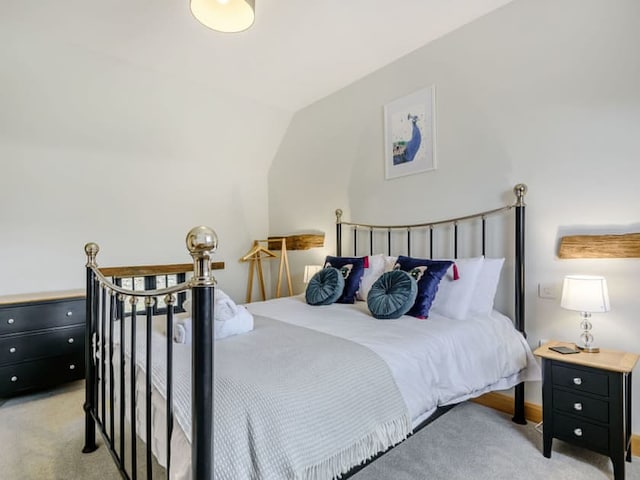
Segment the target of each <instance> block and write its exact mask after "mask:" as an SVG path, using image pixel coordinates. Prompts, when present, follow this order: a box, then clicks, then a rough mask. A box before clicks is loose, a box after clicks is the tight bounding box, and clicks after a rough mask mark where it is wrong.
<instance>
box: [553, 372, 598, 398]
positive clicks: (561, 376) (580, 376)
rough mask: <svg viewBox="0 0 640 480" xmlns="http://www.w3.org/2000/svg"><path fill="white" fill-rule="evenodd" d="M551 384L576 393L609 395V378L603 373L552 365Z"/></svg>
mask: <svg viewBox="0 0 640 480" xmlns="http://www.w3.org/2000/svg"><path fill="white" fill-rule="evenodd" d="M552 370H553V371H552V376H553V384H554V385H558V386H561V387H567V388H571V389H573V390H576V391H578V392H589V393H595V394H596V395H602V396H608V395H609V377H608V376H607V375H606V374H604V373H597V372H595V371H590V370H584V369H580V368H572V367H568V366H564V365H557V364H554V365H553V367H552Z"/></svg>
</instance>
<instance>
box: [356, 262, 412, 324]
mask: <svg viewBox="0 0 640 480" xmlns="http://www.w3.org/2000/svg"><path fill="white" fill-rule="evenodd" d="M417 295H418V284H417V283H416V281H415V280H414V279H413V278H411V275H409V274H408V273H407V272H404V271H402V270H393V271H391V272H386V273H383V274H382V275H381V276H380V278H379V279H378V280H376V282H375V283H374V284H373V286H372V287H371V290H369V295H367V306H368V307H369V310H370V311H371V315H373V316H374V317H375V318H378V319H380V320H392V319H395V318H400V317H401V316H402V315H404V314H405V313H407V312H408V311H409V310H410V309H411V307H413V304H414V302H415V301H416V296H417Z"/></svg>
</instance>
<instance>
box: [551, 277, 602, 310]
mask: <svg viewBox="0 0 640 480" xmlns="http://www.w3.org/2000/svg"><path fill="white" fill-rule="evenodd" d="M560 306H561V307H562V308H565V309H567V310H576V311H578V312H608V311H609V309H610V306H609V291H608V290H607V281H606V280H605V278H604V277H599V276H594V275H567V276H566V277H564V282H563V284H562V300H561V301H560Z"/></svg>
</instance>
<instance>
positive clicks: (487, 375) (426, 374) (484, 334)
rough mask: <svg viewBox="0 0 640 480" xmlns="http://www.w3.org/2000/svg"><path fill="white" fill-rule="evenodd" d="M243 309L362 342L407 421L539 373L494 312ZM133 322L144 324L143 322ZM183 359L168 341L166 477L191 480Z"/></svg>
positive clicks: (157, 416) (157, 367) (158, 428)
mask: <svg viewBox="0 0 640 480" xmlns="http://www.w3.org/2000/svg"><path fill="white" fill-rule="evenodd" d="M247 308H248V309H249V311H250V312H251V313H253V314H254V315H261V316H265V317H270V318H273V319H276V320H280V321H283V322H286V323H289V324H292V325H297V326H301V327H306V328H310V329H313V330H317V331H320V332H323V333H328V334H331V335H334V336H336V337H339V338H343V339H346V340H350V341H353V342H355V343H358V344H359V345H362V346H364V347H367V348H369V349H370V350H371V351H373V352H374V353H376V354H377V355H378V356H379V357H380V358H382V359H383V360H384V362H385V363H386V364H387V365H388V366H389V369H390V371H391V374H392V376H393V378H394V380H395V382H396V384H397V386H398V389H399V391H400V393H401V395H402V398H403V399H404V401H405V403H406V405H407V408H408V411H409V414H410V417H411V420H412V423H413V426H414V427H415V426H417V425H418V424H419V423H420V422H422V421H423V420H424V419H425V418H427V417H428V416H429V415H431V413H433V411H434V410H435V408H436V407H437V406H439V405H447V404H452V403H457V402H460V401H463V400H466V399H468V398H472V397H476V396H479V395H481V394H482V393H485V392H488V391H493V390H504V389H508V388H510V387H512V386H514V385H516V384H518V383H520V382H521V381H530V380H539V379H540V369H539V367H538V364H537V363H536V361H535V359H534V357H533V355H532V353H531V350H530V349H529V346H528V345H527V343H526V341H525V340H524V338H523V337H522V335H521V334H520V333H519V332H517V331H516V330H515V329H514V327H513V324H512V322H511V320H509V319H508V318H507V317H505V316H504V315H502V314H500V313H498V312H495V311H494V312H492V314H491V315H488V316H486V317H478V318H473V319H469V320H452V319H449V318H446V317H442V316H439V315H437V314H435V313H432V314H431V315H430V317H429V318H428V319H426V320H419V319H416V318H413V317H407V316H404V317H402V318H400V319H397V320H376V319H374V318H373V317H372V316H371V315H370V314H369V312H368V310H367V306H366V303H364V302H357V303H356V304H354V305H340V304H333V305H329V306H322V307H312V306H309V305H307V304H306V303H305V301H304V297H302V296H298V297H288V298H281V299H277V300H269V301H266V302H257V303H252V304H248V305H247ZM140 323H141V327H143V322H140ZM143 330H144V329H142V331H140V330H139V331H138V342H136V343H137V344H138V347H137V350H138V358H137V364H138V369H137V370H138V375H137V377H138V378H137V384H138V387H137V390H138V391H139V392H138V395H137V397H138V419H137V420H138V432H139V433H141V434H142V433H143V432H144V425H143V420H144V418H143V417H144V415H143V411H144V410H143V409H144V407H143V398H144V396H143V392H144V365H143V361H142V359H143V358H144V357H143V355H142V352H144V350H145V349H144V346H143V345H142V344H141V342H142V339H143V338H144V334H143ZM247 335H251V333H248V334H247ZM127 336H128V335H127ZM116 338H117V335H116ZM165 342H166V340H165V337H164V335H162V334H160V333H158V332H157V331H154V332H153V358H154V365H153V384H154V388H153V389H154V395H153V397H154V398H153V409H154V412H153V423H154V425H153V428H154V439H153V440H154V441H153V447H154V448H153V450H154V453H155V454H156V456H157V457H159V460H160V463H161V464H163V465H164V464H165V462H164V458H163V456H164V452H165V448H166V443H165V438H164V415H165V414H164V411H165V406H166V405H165V403H166V402H165V400H164V397H165V392H166V380H165V370H166V367H165V365H164V356H165V355H164V345H165ZM127 343H129V342H127ZM217 343H218V342H216V344H217ZM126 350H127V351H128V350H129V347H127V349H126ZM115 353H117V349H116V352H115ZM190 358H191V354H190V346H189V345H179V344H174V362H175V363H174V369H175V370H174V375H175V376H174V402H175V403H174V410H175V415H176V421H177V422H176V427H177V428H176V429H175V430H174V435H173V438H172V440H171V443H172V472H171V478H172V479H180V480H186V479H188V478H190V458H191V452H190V444H189V440H188V437H190V431H188V428H185V427H187V426H188V425H189V424H190V418H189V417H190V414H189V412H188V411H187V410H188V409H189V408H190V383H191V382H190V379H189V378H185V377H188V373H187V372H188V370H190V368H188V367H187V365H189V362H190ZM185 367H186V368H185ZM345 367H348V365H345ZM116 373H117V370H116ZM127 376H128V369H127ZM128 384H129V382H128V381H127V385H128ZM185 430H187V431H186V432H185Z"/></svg>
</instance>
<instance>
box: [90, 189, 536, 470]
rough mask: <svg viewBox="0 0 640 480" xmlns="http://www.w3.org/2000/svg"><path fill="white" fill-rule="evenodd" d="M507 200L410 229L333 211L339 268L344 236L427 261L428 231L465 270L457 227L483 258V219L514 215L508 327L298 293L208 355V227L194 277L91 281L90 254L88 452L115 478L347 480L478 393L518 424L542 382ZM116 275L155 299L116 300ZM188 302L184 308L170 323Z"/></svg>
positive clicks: (119, 290) (128, 272) (264, 307)
mask: <svg viewBox="0 0 640 480" xmlns="http://www.w3.org/2000/svg"><path fill="white" fill-rule="evenodd" d="M514 192H515V194H516V202H515V203H514V204H510V205H507V206H505V207H502V208H499V209H494V210H490V211H485V212H481V213H478V214H473V215H469V216H465V217H460V218H456V219H450V220H443V221H437V222H428V223H421V224H415V225H402V226H389V225H368V224H358V223H353V222H347V221H345V220H343V219H342V212H341V211H339V210H338V211H337V212H336V255H337V256H338V257H342V254H343V243H344V240H345V238H346V237H347V236H350V242H349V243H351V245H352V247H353V249H352V253H353V255H354V256H355V255H361V254H362V253H361V252H362V250H363V249H365V250H367V251H366V255H370V256H369V257H368V258H372V256H373V255H374V252H376V251H380V250H383V251H384V254H385V255H386V256H389V257H390V256H391V254H392V253H395V252H399V253H403V254H406V255H407V256H411V255H415V254H416V253H415V252H416V248H417V247H416V246H420V248H421V253H420V254H421V255H423V256H425V253H424V250H425V248H424V247H425V246H426V250H427V253H428V256H429V258H434V238H438V237H437V233H436V232H437V229H439V228H447V229H448V230H449V231H450V232H449V233H448V235H450V236H451V247H452V252H451V253H452V255H451V258H452V261H456V260H457V261H458V264H460V265H463V264H464V262H465V259H462V258H460V259H458V253H459V245H463V244H466V243H465V242H466V241H461V240H459V237H460V236H461V233H460V231H459V226H461V225H463V224H465V223H466V222H475V223H476V224H477V225H479V226H477V227H473V228H472V230H473V231H474V232H475V231H478V232H479V235H478V237H479V241H478V242H477V243H478V244H479V245H480V246H481V252H480V253H481V254H482V256H483V257H481V258H484V256H485V253H486V249H487V245H486V240H487V222H488V221H491V218H492V217H494V216H502V215H503V214H507V213H509V212H511V213H513V212H515V215H514V219H513V222H512V223H509V222H508V224H509V225H510V226H511V227H510V228H513V231H514V232H515V245H514V248H513V250H512V249H511V248H510V247H509V248H507V250H508V251H509V252H511V251H513V252H514V253H513V255H512V257H513V258H512V262H509V264H510V265H511V266H512V267H513V276H512V278H513V286H514V293H515V295H514V297H515V302H514V309H513V316H514V320H515V321H514V322H512V321H511V320H510V319H509V318H507V317H505V316H504V315H502V314H501V313H499V312H498V311H497V310H495V309H493V308H491V309H490V310H489V311H487V312H483V313H477V312H476V313H474V314H469V315H468V316H465V318H464V319H462V318H460V319H452V318H450V317H448V316H447V315H443V314H442V313H440V311H438V310H433V311H432V312H430V314H429V315H428V318H426V319H417V318H415V317H410V316H406V315H405V316H402V317H401V318H399V319H397V320H394V321H380V320H376V319H374V318H373V317H372V316H371V314H370V313H369V311H368V308H367V303H366V302H355V303H353V304H332V305H327V306H322V307H314V306H310V305H308V304H307V302H306V301H305V298H304V296H295V297H286V298H282V299H277V300H271V301H266V302H257V303H254V304H249V305H247V308H248V310H249V311H250V312H251V314H252V315H253V318H254V319H255V325H254V329H253V330H252V331H251V332H249V333H247V334H243V335H237V336H234V337H230V338H227V339H225V340H223V341H216V342H214V341H213V337H214V336H213V329H214V325H213V323H214V318H213V317H214V314H213V306H214V298H216V297H215V296H214V295H215V294H214V291H215V287H214V281H213V275H212V262H211V256H212V252H213V251H214V250H215V247H216V243H217V238H216V237H215V234H214V233H213V232H212V231H211V230H210V229H207V228H206V227H198V228H196V229H193V230H192V231H191V232H190V233H189V235H188V236H187V247H188V249H189V251H190V253H191V255H192V257H193V259H194V263H193V265H181V266H156V267H153V268H151V269H150V268H149V267H140V268H138V267H126V268H110V269H107V268H99V267H98V265H97V261H96V256H97V253H98V247H97V245H96V244H87V246H86V247H85V251H86V253H87V257H88V261H87V342H86V345H87V351H86V371H87V382H86V385H87V387H86V399H85V405H84V409H85V412H86V423H85V427H86V428H85V447H84V450H83V451H84V452H91V451H94V450H95V449H96V448H97V444H96V431H95V430H96V426H97V428H98V429H99V431H100V433H101V434H102V437H103V439H104V441H105V443H106V444H107V446H108V448H109V450H110V452H111V455H112V457H113V458H114V460H115V462H116V464H117V465H118V468H119V470H120V472H121V474H122V476H123V478H137V477H138V476H139V475H144V476H146V477H147V478H153V476H154V474H156V473H157V470H158V469H155V470H154V468H151V466H152V465H153V464H154V463H155V464H159V465H160V466H162V467H163V468H164V471H163V472H162V473H161V474H162V475H166V476H167V477H168V478H175V479H186V478H194V479H204V478H215V479H226V478H229V479H232V478H233V479H237V478H274V479H279V478H310V479H312V478H313V479H316V478H317V479H325V478H336V477H341V478H344V476H345V475H348V474H350V473H352V472H353V471H354V469H357V468H361V466H362V464H364V463H366V462H367V461H370V460H371V459H372V458H374V457H376V456H377V455H378V454H379V453H381V452H384V451H386V450H388V449H389V448H391V447H393V446H394V445H396V444H398V443H400V442H401V441H402V440H404V439H405V438H406V437H407V436H409V435H410V434H411V433H413V432H414V431H415V430H417V429H419V428H421V427H422V426H423V425H425V424H426V423H428V422H429V421H432V420H433V419H434V418H436V417H437V416H438V415H439V414H440V413H441V412H443V411H446V410H447V408H449V407H450V406H451V405H454V404H456V403H458V402H461V401H464V400H466V399H469V398H473V397H476V396H479V395H481V394H483V393H485V392H488V391H494V390H505V389H508V388H511V387H515V395H514V418H513V420H514V421H515V422H517V423H525V419H524V382H525V381H528V380H536V379H539V369H538V368H537V364H536V362H535V360H534V359H533V357H532V355H531V351H530V349H529V347H528V345H527V344H526V341H525V337H524V212H525V204H524V194H525V192H526V187H524V186H523V185H517V186H516V187H515V188H514ZM399 234H402V235H406V236H405V237H404V238H403V240H402V241H399V238H400V237H399ZM434 235H436V236H435V237H434ZM421 243H422V244H423V245H420V244H421ZM510 245H511V244H510ZM379 246H380V247H382V248H378V247H379ZM178 267H180V268H178ZM190 270H192V273H189V275H191V277H190V278H189V279H188V280H187V279H186V277H185V276H184V275H186V274H187V273H186V272H189V271H190ZM169 274H178V275H180V276H179V277H175V278H176V280H180V281H176V282H174V283H175V285H170V286H169V283H170V282H167V281H165V282H164V284H162V285H160V286H161V287H163V288H157V287H158V284H157V283H156V281H155V280H152V279H157V278H158V277H164V278H165V279H166V278H167V275H169ZM125 277H129V278H144V279H145V280H144V285H145V287H151V289H148V288H147V289H142V290H140V289H137V290H136V289H131V288H127V286H126V285H125V286H123V280H122V279H123V278H125ZM154 287H155V288H154ZM186 292H189V293H190V295H191V302H192V307H191V308H190V310H191V311H190V313H189V312H187V313H182V314H181V313H178V312H180V310H182V308H181V307H182V306H183V302H184V299H185V293H186ZM494 293H495V290H494ZM443 295H444V294H443ZM138 299H142V300H143V302H142V305H143V306H141V307H139V306H138ZM458 303H459V302H458ZM491 303H492V304H493V301H492V302H491ZM127 305H128V306H127ZM159 306H161V308H160V307H159ZM187 314H188V315H189V316H190V317H191V320H192V324H193V335H192V341H191V344H190V345H185V344H176V343H175V342H174V339H173V335H172V332H173V329H174V326H175V325H176V319H177V318H178V317H180V316H181V315H182V316H184V315H187ZM214 365H215V375H214ZM214 412H215V414H214ZM132 439H133V440H132ZM214 458H215V462H214Z"/></svg>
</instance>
